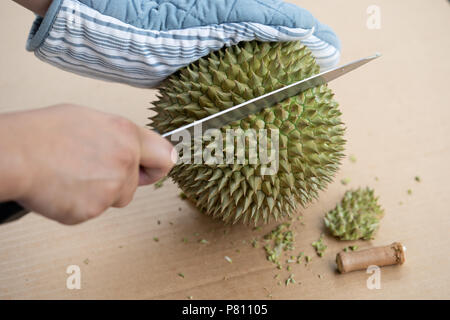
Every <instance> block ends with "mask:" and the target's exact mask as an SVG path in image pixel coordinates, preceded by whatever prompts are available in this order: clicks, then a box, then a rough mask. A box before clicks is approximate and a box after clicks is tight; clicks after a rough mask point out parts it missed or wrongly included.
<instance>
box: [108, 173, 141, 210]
mask: <svg viewBox="0 0 450 320" xmlns="http://www.w3.org/2000/svg"><path fill="white" fill-rule="evenodd" d="M139 180H140V175H139V170H137V169H136V170H133V171H132V172H131V173H130V174H129V177H128V179H127V181H125V183H124V186H123V188H122V190H121V191H120V194H119V197H118V198H117V200H116V201H115V202H114V203H113V204H112V207H114V208H123V207H126V206H127V205H128V204H129V203H130V202H131V201H132V200H133V198H134V194H135V192H136V189H137V187H138V184H139Z"/></svg>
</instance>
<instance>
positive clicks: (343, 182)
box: [341, 178, 350, 186]
mask: <svg viewBox="0 0 450 320" xmlns="http://www.w3.org/2000/svg"><path fill="white" fill-rule="evenodd" d="M341 183H342V185H344V186H346V185H348V184H349V183H350V179H349V178H344V179H341Z"/></svg>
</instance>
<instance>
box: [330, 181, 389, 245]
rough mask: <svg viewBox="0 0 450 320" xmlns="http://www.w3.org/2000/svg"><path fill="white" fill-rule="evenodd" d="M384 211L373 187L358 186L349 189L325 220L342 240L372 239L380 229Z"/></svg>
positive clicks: (334, 234)
mask: <svg viewBox="0 0 450 320" xmlns="http://www.w3.org/2000/svg"><path fill="white" fill-rule="evenodd" d="M383 213H384V212H383V209H382V208H381V207H380V205H379V204H378V197H375V195H374V191H373V189H370V188H365V189H361V188H358V189H357V190H349V191H347V192H346V193H345V195H344V198H343V199H342V201H341V203H339V204H338V205H337V206H336V208H335V209H333V210H331V211H330V212H328V213H327V214H326V216H325V218H324V220H325V225H326V226H327V228H328V229H329V230H330V232H331V234H332V235H333V236H335V237H337V238H339V239H340V240H358V239H364V240H370V239H373V236H374V234H375V232H376V231H377V230H378V227H379V224H380V219H381V218H382V217H383Z"/></svg>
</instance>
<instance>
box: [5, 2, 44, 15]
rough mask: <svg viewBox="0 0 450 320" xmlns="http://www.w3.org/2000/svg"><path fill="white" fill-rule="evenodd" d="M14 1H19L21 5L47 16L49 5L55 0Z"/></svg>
mask: <svg viewBox="0 0 450 320" xmlns="http://www.w3.org/2000/svg"><path fill="white" fill-rule="evenodd" d="M13 1H14V2H17V3H18V4H20V5H21V6H23V7H25V8H27V9H29V10H31V11H33V12H34V13H36V14H38V15H40V16H41V17H43V16H45V13H46V12H47V10H48V7H50V5H51V4H52V1H53V0H13Z"/></svg>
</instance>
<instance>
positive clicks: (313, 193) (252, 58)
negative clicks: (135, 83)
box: [150, 41, 345, 224]
mask: <svg viewBox="0 0 450 320" xmlns="http://www.w3.org/2000/svg"><path fill="white" fill-rule="evenodd" d="M318 72H319V66H318V65H317V64H316V63H315V59H314V57H313V56H312V54H311V52H310V51H309V50H308V48H307V47H306V46H304V45H303V44H301V43H300V42H298V41H295V42H284V43H267V42H265V43H263V42H257V41H252V42H241V43H240V44H238V45H234V46H231V47H228V48H222V49H220V50H218V51H216V52H213V53H210V54H209V55H208V56H206V57H204V58H201V59H199V60H197V61H196V62H194V63H192V64H190V65H189V66H187V67H185V68H183V69H181V70H179V71H178V72H177V73H175V74H174V75H172V76H171V77H169V79H167V80H166V81H165V82H164V83H163V84H162V86H161V87H160V96H159V101H156V102H155V103H154V105H155V106H156V107H155V108H154V109H153V110H154V111H156V115H155V116H153V117H151V118H150V119H151V120H152V126H153V127H154V128H155V129H157V130H158V131H159V132H161V133H164V132H167V131H170V130H173V129H176V128H178V127H180V126H183V125H186V124H189V123H192V122H193V121H195V120H198V119H201V118H204V117H206V116H209V115H211V114H214V113H216V112H218V111H220V110H224V109H227V108H230V107H232V106H234V105H237V104H239V103H242V102H245V101H248V100H249V99H252V98H255V97H258V96H260V95H262V94H265V93H268V92H270V91H273V90H275V89H278V88H280V87H283V86H285V85H288V84H291V83H294V82H296V81H299V80H302V79H305V78H307V77H310V76H312V75H314V74H317V73H318ZM340 115H341V113H340V111H339V110H338V104H337V102H336V101H335V100H333V93H332V92H331V90H330V89H329V88H328V87H327V85H321V86H318V87H315V88H312V89H309V90H307V91H305V92H303V93H301V94H299V95H297V96H294V97H292V98H289V99H287V100H285V101H282V102H281V103H278V104H276V105H274V106H273V107H269V108H266V109H264V110H263V111H261V112H260V113H258V114H256V115H251V116H249V117H247V118H246V119H243V120H241V121H236V122H233V123H231V124H229V125H227V126H225V127H223V128H221V131H222V134H224V133H225V130H226V129H238V128H242V129H244V130H245V129H249V128H250V129H255V130H259V129H264V128H265V129H279V131H280V137H279V170H278V172H277V174H275V175H262V174H261V165H260V163H259V162H258V163H257V164H252V163H250V164H249V161H248V149H246V159H245V163H244V164H237V163H236V162H235V163H234V164H216V165H211V164H180V165H177V166H175V167H174V168H173V169H172V171H171V172H170V176H171V177H172V178H173V180H174V181H175V182H177V183H178V185H179V186H180V188H181V189H182V190H183V192H184V193H185V194H186V196H187V197H188V198H189V199H190V200H191V201H193V202H194V203H195V204H196V206H197V207H198V208H199V209H200V210H201V211H203V212H204V213H206V214H208V215H211V216H213V217H214V218H218V219H222V220H223V221H225V222H226V223H236V222H237V221H239V220H241V221H243V222H244V223H250V222H253V223H254V224H257V223H258V222H264V223H267V222H269V220H270V219H275V220H278V219H280V218H282V217H286V216H292V214H293V212H294V211H295V210H296V208H297V203H300V204H301V205H302V206H305V205H306V204H307V203H309V202H310V201H311V200H313V199H314V198H317V196H318V192H319V190H323V189H324V188H325V187H326V185H327V184H328V183H329V182H330V181H331V180H332V177H333V175H334V173H335V172H336V170H337V169H338V166H339V164H340V159H341V158H342V157H343V154H342V151H343V149H344V148H343V146H344V143H345V140H344V139H343V134H344V130H345V129H344V126H343V124H342V122H341V120H340ZM224 140H225V139H224ZM269 143H270V141H269ZM204 146H205V147H207V143H206V142H204ZM269 148H270V147H269Z"/></svg>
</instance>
